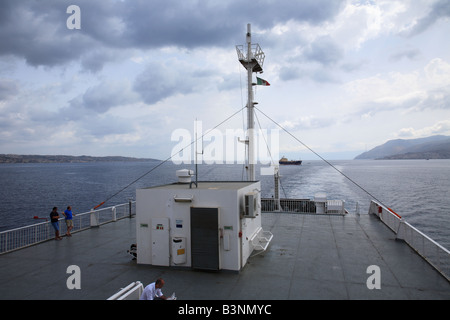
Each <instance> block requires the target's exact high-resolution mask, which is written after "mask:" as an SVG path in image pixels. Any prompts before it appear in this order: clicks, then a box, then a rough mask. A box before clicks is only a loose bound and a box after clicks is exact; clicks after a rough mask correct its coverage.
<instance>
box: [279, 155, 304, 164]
mask: <svg viewBox="0 0 450 320" xmlns="http://www.w3.org/2000/svg"><path fill="white" fill-rule="evenodd" d="M278 163H279V164H282V165H284V164H293V165H297V166H298V165H301V164H302V160H288V159H287V158H285V157H283V158H281V159H280V161H278Z"/></svg>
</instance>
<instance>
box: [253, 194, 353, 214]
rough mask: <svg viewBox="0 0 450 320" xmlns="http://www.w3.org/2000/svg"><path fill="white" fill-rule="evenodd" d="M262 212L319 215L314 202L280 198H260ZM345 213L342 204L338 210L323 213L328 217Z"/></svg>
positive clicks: (327, 210) (329, 209)
mask: <svg viewBox="0 0 450 320" xmlns="http://www.w3.org/2000/svg"><path fill="white" fill-rule="evenodd" d="M329 202H331V201H329ZM261 211H262V212H284V213H310V214H319V213H318V212H319V210H317V206H316V203H315V201H313V200H311V199H288V198H281V199H279V201H278V200H276V199H274V198H261ZM346 213H347V211H346V210H345V208H344V206H343V204H341V206H339V208H334V207H333V208H331V206H330V208H327V209H326V210H324V213H321V214H328V215H330V214H331V215H344V214H346Z"/></svg>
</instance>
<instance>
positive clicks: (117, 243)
mask: <svg viewBox="0 0 450 320" xmlns="http://www.w3.org/2000/svg"><path fill="white" fill-rule="evenodd" d="M262 218H263V219H262V221H263V227H264V229H265V230H270V231H271V232H272V233H273V234H274V238H273V241H272V243H271V244H270V246H269V249H268V251H267V252H265V253H263V254H261V255H257V256H254V257H252V258H250V260H249V263H248V264H247V265H246V266H245V267H244V268H243V270H242V271H241V272H240V273H229V272H218V273H212V272H201V271H192V270H186V269H182V270H180V269H170V268H163V267H154V266H146V265H137V264H136V262H135V261H133V260H132V259H131V256H130V255H128V254H127V253H126V250H127V249H129V246H130V244H131V243H134V242H135V232H136V230H135V219H134V218H133V219H129V218H126V219H123V220H120V221H117V222H113V223H109V224H105V225H102V226H100V227H99V228H93V229H90V230H87V231H82V232H79V233H75V234H73V236H72V237H71V238H64V239H63V240H61V241H54V240H53V241H49V242H45V243H43V244H39V245H36V246H32V247H29V248H26V249H22V250H19V251H16V252H12V253H8V254H4V255H1V256H0V299H44V300H47V299H100V300H104V299H107V298H108V297H109V296H111V295H112V294H114V293H115V292H116V291H118V290H119V289H120V288H121V287H125V286H126V285H127V284H129V283H131V282H133V281H141V282H142V283H143V284H144V285H147V284H148V283H150V282H153V281H154V280H155V279H156V278H157V277H163V278H164V279H165V282H166V285H165V287H164V288H163V292H164V293H165V294H171V293H172V292H176V295H177V297H178V299H179V300H197V299H205V300H206V299H208V300H215V299H225V300H226V299H234V300H240V299H242V300H244V299H255V300H259V299H266V300H274V299H283V300H288V299H450V283H449V282H448V281H447V280H446V279H445V278H444V277H443V276H441V275H440V274H439V273H438V272H437V271H435V270H434V269H433V268H432V267H431V266H430V265H429V264H428V263H427V262H426V261H424V260H423V259H422V258H421V257H420V256H418V255H417V254H416V253H415V252H414V251H413V250H412V249H411V248H410V247H409V246H408V245H407V244H405V243H404V242H401V241H396V240H395V239H394V238H395V236H394V234H393V233H392V232H391V231H390V230H389V229H388V228H387V227H385V226H384V225H383V224H382V222H380V221H379V220H378V219H377V218H376V217H374V216H369V215H361V216H351V215H347V216H324V215H299V214H282V213H281V214H280V213H263V214H262ZM70 265H77V266H79V267H80V268H81V289H80V290H77V289H73V290H69V289H68V288H67V286H66V281H67V279H68V277H69V276H70V274H68V273H66V271H67V267H68V266H70ZM370 265H377V266H379V267H380V268H381V289H380V290H377V289H373V290H369V289H368V288H367V286H366V281H367V278H368V277H369V276H370V274H367V273H366V269H367V267H368V266H370Z"/></svg>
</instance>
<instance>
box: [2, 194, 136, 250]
mask: <svg viewBox="0 0 450 320" xmlns="http://www.w3.org/2000/svg"><path fill="white" fill-rule="evenodd" d="M134 215H136V201H129V202H127V203H123V204H118V205H115V206H111V207H107V208H102V209H98V210H91V211H89V212H84V213H79V214H75V215H74V216H73V229H72V231H71V233H75V232H79V231H82V230H86V229H89V228H93V227H99V226H101V225H102V224H105V223H109V222H113V221H117V220H120V219H123V218H127V217H130V218H131V217H132V216H134ZM66 232H67V226H66V223H65V221H64V218H63V217H62V218H60V219H59V233H60V235H61V236H64V235H65V234H66ZM54 238H55V231H54V229H53V226H52V225H51V223H50V222H49V221H47V222H40V223H36V224H32V225H29V226H25V227H20V228H15V229H11V230H6V231H2V232H0V254H3V253H7V252H11V251H15V250H18V249H22V248H25V247H29V246H32V245H35V244H38V243H41V242H45V241H48V240H52V239H54Z"/></svg>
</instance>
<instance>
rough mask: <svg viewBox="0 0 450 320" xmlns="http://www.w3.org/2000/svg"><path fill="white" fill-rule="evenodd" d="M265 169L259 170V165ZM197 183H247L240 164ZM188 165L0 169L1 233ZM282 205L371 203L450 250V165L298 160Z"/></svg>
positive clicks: (266, 187)
mask: <svg viewBox="0 0 450 320" xmlns="http://www.w3.org/2000/svg"><path fill="white" fill-rule="evenodd" d="M263 167H264V166H263ZM197 168H198V180H199V181H236V180H237V181H241V180H247V173H246V169H245V166H244V165H238V164H235V165H225V164H214V165H206V164H200V165H198V167H197ZM179 169H192V170H195V166H194V165H175V164H173V163H172V162H166V163H163V164H161V162H160V161H142V162H95V163H58V164H49V163H41V164H1V165H0V192H1V201H0V231H4V230H8V229H12V228H17V227H21V226H26V225H29V224H33V223H36V222H38V221H37V220H34V219H33V217H34V216H39V217H43V218H48V216H49V214H50V211H51V210H52V208H53V207H54V206H56V207H58V210H59V211H60V212H61V211H64V210H65V209H66V207H67V206H69V205H70V206H72V210H73V212H74V213H75V214H76V213H83V212H88V211H89V210H90V209H91V208H93V207H95V206H96V205H98V204H100V203H101V202H103V201H105V200H107V199H108V201H107V202H106V203H105V204H104V205H103V207H107V206H113V205H116V204H120V203H125V202H128V201H129V200H130V199H132V200H134V199H135V195H136V189H137V188H143V187H149V186H155V185H161V184H168V183H173V182H176V181H177V177H176V175H175V172H176V170H179ZM280 175H281V187H280V196H281V197H282V198H302V199H313V198H314V195H315V194H316V193H319V192H325V193H326V194H327V197H328V199H342V200H345V207H346V209H347V210H348V211H349V212H350V214H356V211H357V207H359V213H360V214H367V212H368V208H369V204H370V200H371V199H372V198H373V197H375V198H376V199H377V200H379V201H381V202H382V203H383V204H385V205H386V206H388V207H390V208H392V209H393V210H394V211H395V212H397V213H398V214H400V215H401V216H402V217H403V218H404V219H405V220H406V221H408V222H409V223H411V224H412V225H413V226H415V227H416V228H418V229H419V230H421V231H422V232H424V233H425V234H427V235H429V236H430V237H431V238H432V239H434V240H435V241H437V242H439V243H440V244H442V245H443V246H444V247H446V248H450V209H449V208H450V160H348V161H345V160H342V161H331V162H330V163H329V164H328V163H325V162H323V161H320V160H317V161H308V160H306V161H304V162H303V163H302V165H301V166H295V165H286V166H281V167H280ZM256 179H257V180H260V181H261V188H262V191H261V193H262V197H267V198H271V197H272V196H273V195H274V179H273V176H271V175H261V166H259V165H258V166H256Z"/></svg>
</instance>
